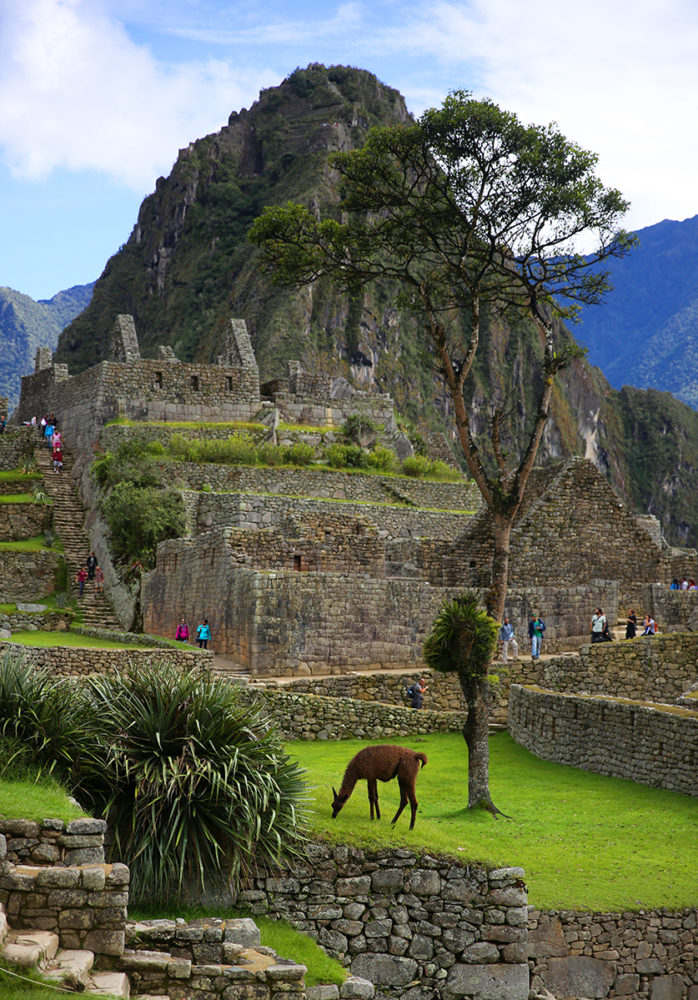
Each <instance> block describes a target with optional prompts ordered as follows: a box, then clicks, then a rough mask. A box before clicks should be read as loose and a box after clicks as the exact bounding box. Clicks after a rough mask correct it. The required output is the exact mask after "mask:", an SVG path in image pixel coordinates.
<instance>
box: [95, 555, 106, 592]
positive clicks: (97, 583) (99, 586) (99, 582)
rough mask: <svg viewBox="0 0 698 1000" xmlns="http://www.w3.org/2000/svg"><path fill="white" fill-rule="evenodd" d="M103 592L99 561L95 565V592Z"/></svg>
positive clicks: (102, 578) (102, 576)
mask: <svg viewBox="0 0 698 1000" xmlns="http://www.w3.org/2000/svg"><path fill="white" fill-rule="evenodd" d="M103 593H104V572H103V571H102V567H101V566H100V565H99V563H98V564H97V565H96V566H95V594H103Z"/></svg>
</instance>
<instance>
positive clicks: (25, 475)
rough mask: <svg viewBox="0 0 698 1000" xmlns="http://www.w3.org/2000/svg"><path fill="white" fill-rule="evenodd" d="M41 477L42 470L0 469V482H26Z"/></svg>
mask: <svg viewBox="0 0 698 1000" xmlns="http://www.w3.org/2000/svg"><path fill="white" fill-rule="evenodd" d="M39 479H41V473H40V472H23V471H22V470H21V469H3V470H2V471H0V482H3V483H26V482H31V481H32V480H34V481H37V480H39Z"/></svg>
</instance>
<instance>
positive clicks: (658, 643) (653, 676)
mask: <svg viewBox="0 0 698 1000" xmlns="http://www.w3.org/2000/svg"><path fill="white" fill-rule="evenodd" d="M696 663H698V633H695V632H679V633H676V634H673V635H655V636H646V637H644V638H643V637H638V638H637V639H631V640H622V641H620V642H612V643H598V644H594V645H591V644H587V645H585V646H582V648H581V650H580V652H579V655H578V656H574V657H572V656H561V657H554V658H553V659H551V660H548V661H541V663H540V668H539V673H538V680H537V682H536V683H538V684H540V686H541V687H543V688H548V689H550V690H551V691H564V692H568V693H573V694H574V693H580V692H584V693H586V694H595V695H601V696H609V697H620V698H624V697H625V698H634V699H637V700H640V701H653V702H654V701H657V702H674V701H675V700H676V699H677V698H678V697H679V696H680V695H682V694H683V693H684V691H686V690H687V689H688V688H690V687H691V686H692V685H693V684H695V682H696V681H697V680H698V671H697V669H696Z"/></svg>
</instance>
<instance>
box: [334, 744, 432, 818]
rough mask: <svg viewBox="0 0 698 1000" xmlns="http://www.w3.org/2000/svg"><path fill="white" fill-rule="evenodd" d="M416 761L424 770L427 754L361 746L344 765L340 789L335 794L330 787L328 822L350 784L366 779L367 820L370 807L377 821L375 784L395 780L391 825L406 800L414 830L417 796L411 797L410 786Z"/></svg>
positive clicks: (377, 810) (417, 765)
mask: <svg viewBox="0 0 698 1000" xmlns="http://www.w3.org/2000/svg"><path fill="white" fill-rule="evenodd" d="M420 762H421V764H422V767H425V766H426V763H427V755H426V754H425V753H417V752H416V751H415V750H408V749H407V747H396V746H391V745H390V744H383V745H381V746H376V747H364V749H363V750H359V752H358V753H357V754H356V756H355V757H352V759H351V760H350V761H349V763H348V764H347V769H346V771H345V772H344V777H343V779H342V787H341V788H340V789H339V791H338V792H336V791H335V790H334V788H333V789H332V794H333V795H334V802H333V803H332V819H336V817H337V814H338V813H339V812H340V810H341V809H342V807H343V806H344V804H345V802H346V801H347V799H348V798H349V796H350V795H351V793H352V792H353V791H354V785H355V784H356V782H357V781H360V780H361V779H362V778H365V779H366V783H367V785H368V801H369V803H370V806H371V819H373V810H374V807H375V810H376V819H380V818H381V813H380V809H379V808H378V786H377V782H378V781H392V780H393V778H397V780H398V784H399V786H400V807H399V809H398V811H397V812H396V813H395V815H394V816H393V819H392V822H393V823H395V822H397V819H398V817H399V815H400V813H401V812H402V810H403V809H404V808H405V806H406V805H407V800H408V799H409V802H410V809H411V810H412V819H411V821H410V830H411V829H412V828H413V827H414V821H415V817H416V815H417V796H416V795H415V790H414V786H415V782H416V780H417V774H418V772H419V764H420Z"/></svg>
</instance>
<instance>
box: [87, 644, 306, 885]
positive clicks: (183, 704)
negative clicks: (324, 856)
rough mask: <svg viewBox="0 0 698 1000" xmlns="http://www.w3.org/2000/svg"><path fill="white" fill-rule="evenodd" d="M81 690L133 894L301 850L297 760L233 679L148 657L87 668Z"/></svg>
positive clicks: (236, 871)
mask: <svg viewBox="0 0 698 1000" xmlns="http://www.w3.org/2000/svg"><path fill="white" fill-rule="evenodd" d="M88 688H89V692H90V696H91V699H92V700H93V703H94V706H95V708H96V710H97V713H98V714H99V715H100V717H101V718H102V722H103V735H102V741H103V745H104V751H105V759H106V767H105V769H104V773H103V775H102V779H101V781H100V782H99V783H98V786H96V787H95V788H94V789H93V792H94V795H95V798H96V800H97V801H98V803H99V805H100V810H101V811H102V813H103V814H104V815H105V816H106V817H107V818H108V820H109V822H110V825H111V826H112V828H113V830H114V835H115V844H114V851H115V856H117V857H119V858H121V859H122V860H124V861H125V862H126V863H127V864H128V865H129V866H130V868H131V872H132V880H131V884H132V887H133V890H132V896H133V898H134V901H136V902H137V901H139V900H144V899H150V900H152V899H153V898H157V899H161V900H164V899H167V898H172V897H176V896H178V895H179V894H180V893H181V891H182V889H183V888H185V887H186V886H187V885H190V884H192V883H198V884H199V885H201V886H202V887H203V885H204V882H205V881H206V882H208V881H209V880H210V879H211V878H212V877H215V875H217V874H218V875H220V877H221V879H222V880H223V881H225V880H232V882H233V883H235V882H236V880H237V879H238V878H239V877H240V876H241V875H242V874H244V873H245V872H246V871H249V870H250V869H251V868H252V867H253V866H254V865H256V864H258V863H261V864H265V863H266V864H275V863H277V862H278V861H280V860H281V859H283V858H288V857H289V856H292V855H293V854H294V853H295V852H296V851H298V849H299V847H300V845H301V843H302V840H303V820H302V817H301V815H300V812H299V807H300V803H301V800H302V795H303V781H302V776H301V771H300V768H299V767H298V766H297V765H296V764H295V763H293V762H292V761H291V760H290V759H289V758H288V756H287V755H286V754H285V753H284V752H283V750H282V747H281V744H280V741H279V739H278V737H277V736H276V734H275V732H274V731H273V730H271V729H270V728H269V726H268V725H267V724H266V723H265V721H264V719H263V717H262V715H261V713H260V711H259V710H258V709H257V708H250V707H246V706H243V705H241V704H240V703H239V700H238V696H237V693H236V690H235V688H234V687H232V686H231V685H230V684H229V683H228V682H226V681H224V680H221V679H216V678H211V677H210V676H209V675H206V674H203V673H201V672H199V671H193V672H189V673H185V672H183V671H182V670H180V669H177V668H175V667H173V666H171V665H168V664H164V663H157V662H151V664H150V665H149V666H147V667H143V668H138V669H132V670H130V671H129V673H127V674H116V675H113V676H106V675H105V676H93V677H91V678H90V679H89V681H88Z"/></svg>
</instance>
